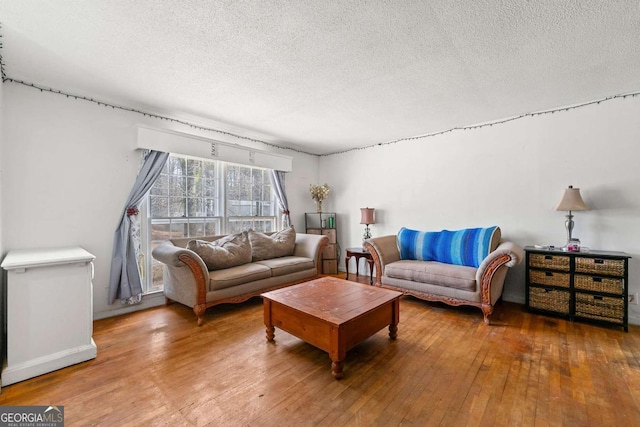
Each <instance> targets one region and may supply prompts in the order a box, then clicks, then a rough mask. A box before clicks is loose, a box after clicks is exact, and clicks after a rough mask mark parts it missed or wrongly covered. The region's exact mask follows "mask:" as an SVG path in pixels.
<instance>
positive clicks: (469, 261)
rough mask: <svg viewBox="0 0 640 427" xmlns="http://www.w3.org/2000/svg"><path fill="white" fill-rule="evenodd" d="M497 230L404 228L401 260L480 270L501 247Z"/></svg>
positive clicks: (401, 240)
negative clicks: (485, 261)
mask: <svg viewBox="0 0 640 427" xmlns="http://www.w3.org/2000/svg"><path fill="white" fill-rule="evenodd" d="M500 238H501V233H500V228H499V227H497V226H493V227H489V228H466V229H463V230H455V231H449V230H442V231H435V232H434V231H417V230H411V229H408V228H405V227H403V228H401V229H400V231H399V232H398V237H397V242H398V250H399V251H400V259H403V260H418V261H439V262H444V263H447V264H456V265H464V266H468V267H479V266H480V264H481V263H482V260H484V259H485V258H486V257H487V255H489V253H490V252H491V251H493V250H495V248H497V247H498V244H499V243H500Z"/></svg>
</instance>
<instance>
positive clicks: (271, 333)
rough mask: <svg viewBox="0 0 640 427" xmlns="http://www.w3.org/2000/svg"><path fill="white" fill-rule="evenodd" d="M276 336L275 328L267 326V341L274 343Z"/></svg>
mask: <svg viewBox="0 0 640 427" xmlns="http://www.w3.org/2000/svg"><path fill="white" fill-rule="evenodd" d="M275 336H276V328H274V327H273V326H267V341H269V342H272V341H274V339H275Z"/></svg>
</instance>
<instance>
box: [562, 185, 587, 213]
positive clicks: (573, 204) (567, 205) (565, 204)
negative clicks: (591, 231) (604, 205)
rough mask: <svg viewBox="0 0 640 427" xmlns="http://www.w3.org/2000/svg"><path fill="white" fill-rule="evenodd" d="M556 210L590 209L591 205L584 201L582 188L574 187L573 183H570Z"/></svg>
mask: <svg viewBox="0 0 640 427" xmlns="http://www.w3.org/2000/svg"><path fill="white" fill-rule="evenodd" d="M555 210H557V211H588V210H589V207H588V206H587V205H586V204H585V203H584V200H582V196H580V189H579V188H573V185H570V186H569V188H567V189H566V190H564V195H563V196H562V200H560V203H558V206H556V208H555Z"/></svg>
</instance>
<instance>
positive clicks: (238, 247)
mask: <svg viewBox="0 0 640 427" xmlns="http://www.w3.org/2000/svg"><path fill="white" fill-rule="evenodd" d="M187 249H191V250H192V251H194V252H195V253H196V254H198V255H199V256H200V258H202V260H203V261H204V263H205V264H206V265H207V268H208V269H209V270H222V269H225V268H229V267H235V266H236V265H242V264H247V263H249V262H251V244H250V243H249V238H248V236H247V232H246V231H243V232H242V233H238V234H230V235H228V236H225V237H222V238H220V239H218V240H214V241H213V242H207V241H204V240H191V241H189V243H187Z"/></svg>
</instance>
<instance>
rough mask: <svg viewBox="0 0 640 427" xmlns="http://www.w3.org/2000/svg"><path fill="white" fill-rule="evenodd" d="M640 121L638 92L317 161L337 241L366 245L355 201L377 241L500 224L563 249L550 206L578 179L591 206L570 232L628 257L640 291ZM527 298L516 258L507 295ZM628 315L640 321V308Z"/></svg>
mask: <svg viewBox="0 0 640 427" xmlns="http://www.w3.org/2000/svg"><path fill="white" fill-rule="evenodd" d="M639 117H640V98H639V97H636V98H626V99H616V100H611V101H607V102H603V103H600V104H596V105H592V106H588V107H581V108H578V109H574V110H570V111H563V112H557V113H554V114H546V115H541V116H535V117H527V118H524V119H520V120H516V121H512V122H509V123H506V124H501V125H495V126H492V127H486V128H482V129H475V130H466V131H455V132H450V133H447V134H444V135H440V136H435V137H430V138H424V139H420V140H413V141H407V142H400V143H396V144H391V145H382V146H375V147H372V148H368V149H362V150H356V151H351V152H348V153H344V154H338V155H330V156H326V157H321V158H320V179H319V181H321V182H325V181H326V182H327V183H328V184H329V185H330V186H331V187H332V193H331V195H330V196H329V198H328V200H327V201H326V202H325V203H324V205H325V206H326V210H327V211H335V212H337V213H338V227H339V233H338V240H339V243H340V246H341V247H342V248H346V247H349V246H358V245H360V243H361V239H362V233H363V230H364V226H363V225H360V224H359V222H360V208H362V207H367V206H368V207H373V208H375V210H376V211H375V214H376V224H375V225H372V226H371V230H372V234H373V235H374V236H375V235H377V236H381V235H386V234H395V233H397V232H398V230H399V228H400V227H402V226H407V227H413V228H416V229H421V230H425V231H426V230H440V229H445V228H446V229H457V228H465V227H480V226H490V225H499V226H500V227H501V229H502V235H503V237H504V238H505V239H509V240H512V241H514V242H515V243H517V244H519V245H522V246H526V245H533V244H552V245H556V246H562V245H563V244H564V243H565V240H566V232H565V228H564V219H565V217H564V215H565V214H566V213H564V212H556V211H554V210H553V207H554V206H555V205H556V204H557V203H558V202H559V201H560V198H561V196H562V192H563V190H564V188H566V187H567V186H568V185H573V186H574V187H579V188H580V189H581V193H582V196H583V198H584V200H585V202H586V203H587V205H589V206H590V207H591V209H592V210H591V211H588V212H575V218H574V221H575V223H576V226H575V229H574V233H573V234H574V236H576V237H578V238H580V239H581V241H582V245H583V246H587V247H590V248H593V249H603V250H615V251H624V252H627V253H628V254H629V255H631V256H632V257H633V258H632V259H631V261H630V280H629V284H630V285H629V290H630V292H632V293H635V292H640V167H639V159H640V144H639V142H640V120H638V118H639ZM342 255H343V257H344V251H343V254H342ZM352 263H353V261H352ZM339 265H340V266H341V267H343V265H344V258H343V260H342V261H341V262H340V263H339ZM351 268H352V269H353V268H354V266H353V264H352V267H351ZM363 268H364V265H361V267H360V269H361V270H360V271H363V270H362V269H363ZM524 298H525V285H524V266H523V265H520V266H518V267H517V268H515V269H512V271H510V273H509V275H508V277H507V284H506V288H505V291H504V299H505V300H508V301H514V302H519V303H524ZM629 315H630V322H632V323H635V324H640V309H639V306H630V310H629Z"/></svg>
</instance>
